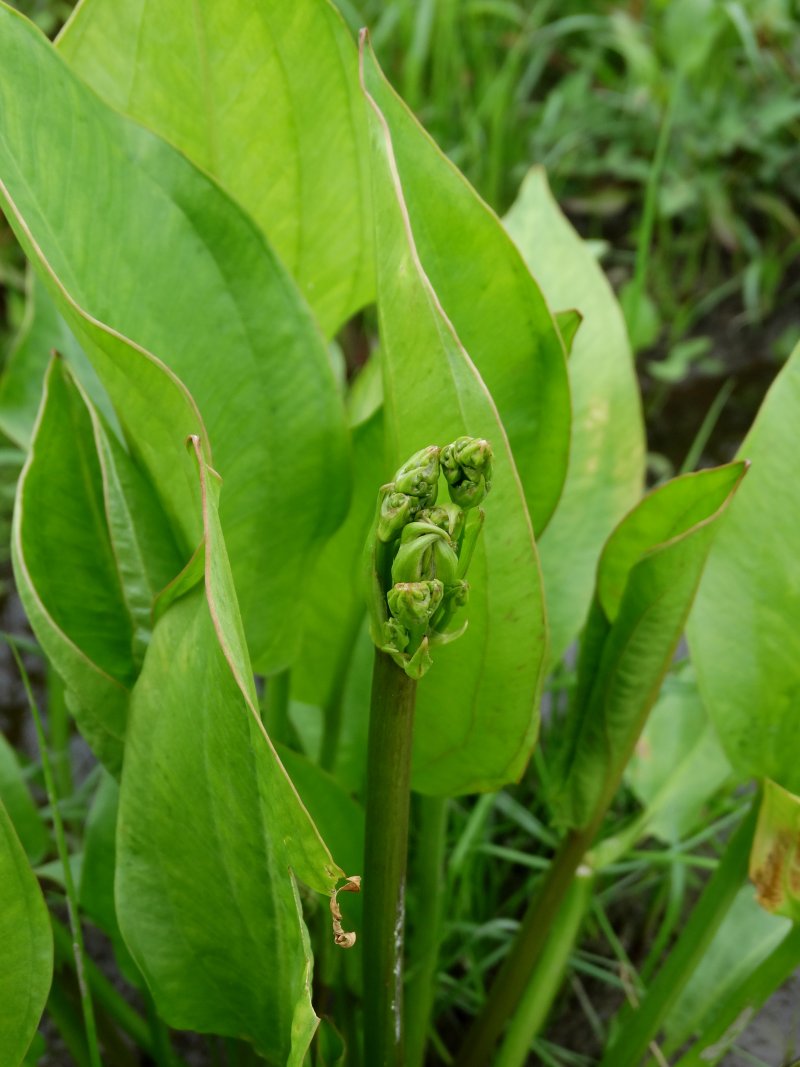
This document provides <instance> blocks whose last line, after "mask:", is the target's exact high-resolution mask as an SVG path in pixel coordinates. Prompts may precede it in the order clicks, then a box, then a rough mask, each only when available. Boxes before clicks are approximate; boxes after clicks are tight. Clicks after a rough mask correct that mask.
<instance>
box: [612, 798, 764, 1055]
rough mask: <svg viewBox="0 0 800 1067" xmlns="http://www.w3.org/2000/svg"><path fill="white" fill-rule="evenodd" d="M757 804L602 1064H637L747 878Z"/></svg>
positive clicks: (627, 1014) (622, 1018)
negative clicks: (665, 960)
mask: <svg viewBox="0 0 800 1067" xmlns="http://www.w3.org/2000/svg"><path fill="white" fill-rule="evenodd" d="M757 814H758V803H757V802H755V803H753V804H752V806H751V808H750V811H749V812H748V814H747V816H746V817H745V818H744V820H743V821H742V823H741V824H740V826H739V828H738V829H737V830H736V832H735V833H734V834H733V836H732V837H731V839H730V841H729V842H728V844H727V846H726V849H725V852H724V854H723V857H722V859H721V861H720V864H719V866H718V867H717V869H716V871H715V872H714V874H713V875H712V876H711V879H710V881H709V883H708V885H707V886H706V888H705V889H704V890H703V893H702V895H701V897H700V899H699V901H698V902H697V904H696V906H695V908H694V911H693V912H692V914H691V917H690V918H689V921H688V922H687V924H686V925H685V927H684V928H683V933H682V934H681V936H680V938H679V940H678V943H677V944H676V946H675V948H674V949H673V950H672V952H671V953H670V955H669V957H668V959H667V962H666V963H665V964H664V966H663V967H662V968H661V970H660V971H659V972H658V974H657V975H656V978H655V980H654V982H653V984H652V985H651V986H650V988H649V989H648V991H647V994H646V995H645V997H644V999H643V1000H642V1003H641V1005H640V1006H639V1007H638V1008H636V1009H634V1008H630V1009H628V1010H625V1011H623V1012H622V1013H621V1016H620V1025H619V1029H618V1031H617V1039H616V1040H615V1041H612V1042H611V1045H610V1046H609V1048H608V1050H607V1051H606V1054H605V1056H604V1057H603V1060H602V1063H601V1067H638V1065H639V1063H640V1062H641V1060H642V1058H643V1057H644V1056H645V1055H646V1053H647V1050H648V1048H649V1047H650V1044H651V1042H653V1041H654V1040H655V1039H656V1036H657V1034H658V1031H659V1029H660V1028H661V1025H662V1023H663V1022H664V1019H665V1018H666V1016H667V1013H668V1012H669V1010H670V1008H671V1007H672V1005H673V1004H674V1003H675V1001H676V1000H677V998H678V996H679V995H680V993H681V991H682V990H683V988H684V987H685V985H686V983H687V982H688V981H689V978H690V977H691V976H692V974H693V972H694V970H695V968H696V967H697V965H698V964H699V963H700V961H701V960H702V958H703V956H704V954H705V952H706V949H707V948H708V946H709V944H710V943H711V940H712V938H713V937H714V934H715V933H716V932H717V930H718V929H719V925H720V923H721V922H722V920H723V919H724V918H725V916H726V914H727V913H728V909H729V908H730V906H731V905H732V904H733V901H734V899H735V897H736V894H737V893H738V892H739V889H740V888H741V886H742V883H743V882H744V880H745V878H746V877H747V864H748V860H749V857H750V846H751V845H752V842H753V833H754V831H755V825H756V816H757Z"/></svg>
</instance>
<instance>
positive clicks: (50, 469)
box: [11, 359, 136, 771]
mask: <svg viewBox="0 0 800 1067" xmlns="http://www.w3.org/2000/svg"><path fill="white" fill-rule="evenodd" d="M11 552H12V560H13V563H14V574H15V578H16V582H17V589H18V590H19V594H20V598H21V600H22V603H23V605H24V607H25V610H26V612H27V615H28V618H29V619H30V622H31V626H32V627H33V629H34V632H35V633H36V636H37V637H38V639H39V642H40V644H41V646H42V648H43V649H44V651H45V653H46V654H47V657H48V659H49V660H50V662H51V663H52V664H53V666H54V667H55V669H56V670H57V671H58V673H59V674H60V675H61V677H62V678H63V679H64V683H65V686H66V689H67V691H68V694H69V702H70V706H71V710H72V711H73V713H74V715H75V717H76V720H77V722H78V725H79V726H80V729H81V732H82V733H83V734H84V736H85V737H86V740H87V741H88V742H89V744H90V745H91V747H92V749H93V750H94V752H95V754H96V755H97V756H98V758H99V759H101V760H102V761H103V762H104V763H105V764H106V765H107V766H108V767H109V769H110V770H112V771H116V770H118V769H119V766H120V763H121V760H122V744H123V739H124V736H125V721H126V716H127V706H128V697H129V692H130V688H131V686H132V685H133V682H134V680H135V677H136V664H135V662H134V658H133V628H132V625H131V619H130V615H129V614H128V610H127V606H126V604H125V599H124V595H123V591H122V586H121V583H120V580H119V575H118V571H117V564H116V560H115V557H114V551H113V548H112V544H111V539H110V537H109V533H108V525H107V519H106V509H105V500H104V494H103V476H102V472H101V467H100V463H99V460H98V457H97V446H96V441H95V437H94V433H93V428H92V421H91V418H90V415H89V411H88V410H87V407H86V404H85V401H84V397H83V396H82V395H81V393H80V392H79V390H78V388H77V387H76V386H75V384H74V382H72V381H71V379H70V377H69V375H68V372H67V371H66V368H65V367H64V364H63V362H62V361H61V360H58V359H54V360H53V361H52V363H51V366H50V370H49V372H48V375H47V379H46V382H45V391H44V397H43V399H42V407H41V410H40V413H39V418H38V420H37V424H36V428H35V432H34V439H33V444H32V446H31V451H30V453H29V455H28V460H27V462H26V464H25V467H24V468H23V471H22V474H21V476H20V480H19V485H18V488H17V501H16V506H15V508H14V524H13V532H12V540H11ZM54 561H57V563H58V565H57V566H54Z"/></svg>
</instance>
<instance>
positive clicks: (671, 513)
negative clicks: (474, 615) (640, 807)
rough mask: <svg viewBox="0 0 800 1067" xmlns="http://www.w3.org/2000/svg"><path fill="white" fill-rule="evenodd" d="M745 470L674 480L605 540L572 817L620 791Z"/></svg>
mask: <svg viewBox="0 0 800 1067" xmlns="http://www.w3.org/2000/svg"><path fill="white" fill-rule="evenodd" d="M745 470H746V465H745V464H743V463H731V464H728V465H727V466H724V467H717V468H715V469H713V470H708V471H701V472H700V473H699V474H690V475H685V476H684V477H682V478H676V479H675V480H674V481H672V482H668V483H667V484H666V485H664V486H662V487H661V488H660V489H657V490H655V491H654V492H652V493H650V495H649V496H647V497H645V499H644V500H643V501H642V502H641V503H640V504H638V505H637V507H636V508H634V510H633V511H632V512H631V513H630V514H629V515H627V516H626V517H625V518H624V519H623V521H622V522H621V523H620V524H619V526H617V528H616V529H615V530H614V532H613V534H612V535H611V537H610V538H609V539H608V541H607V542H606V546H605V548H604V550H603V554H602V556H601V557H600V563H599V565H598V571H597V584H596V592H595V597H594V601H593V603H592V608H591V611H590V614H589V621H588V623H587V626H586V631H585V633H584V637H583V641H582V644H581V653H580V659H579V663H578V685H577V689H576V693H575V697H574V701H573V704H572V707H571V709H570V715H569V720H568V723H567V727H566V730H565V747H564V764H563V766H562V769H561V774H560V775H559V779H560V782H561V792H560V794H559V797H558V801H559V808H560V818H561V820H562V821H563V822H564V823H565V824H566V825H568V826H573V827H583V826H586V825H588V824H589V823H591V821H592V820H593V819H594V818H596V817H597V815H598V814H599V813H600V812H601V811H602V810H603V808H604V805H605V804H606V803H607V802H608V801H609V800H610V799H611V797H612V796H613V793H614V792H615V791H616V787H617V785H618V784H619V780H620V777H621V775H622V771H623V768H624V767H625V765H626V763H627V762H628V760H629V758H630V756H631V754H632V752H633V749H634V746H635V744H636V741H637V740H638V738H639V735H640V733H641V731H642V729H643V727H644V724H645V721H646V719H647V714H648V712H649V710H650V708H651V707H652V705H653V702H654V701H655V699H656V697H657V696H658V692H659V689H660V687H661V682H662V679H663V677H664V674H665V672H666V670H667V668H668V667H669V664H670V660H671V659H672V656H673V653H674V651H675V648H676V647H677V644H678V641H679V639H680V636H681V633H682V631H683V627H684V624H685V622H686V616H687V615H688V612H689V608H690V607H691V604H692V600H693V599H694V595H695V592H696V590H697V585H698V583H699V581H700V577H701V575H702V572H703V566H704V564H705V560H706V556H707V554H708V550H709V548H710V546H711V542H712V539H713V537H714V535H715V533H716V530H717V525H718V520H719V519H720V517H721V516H722V514H723V513H724V511H725V509H726V507H727V505H728V503H729V502H730V500H731V498H732V496H733V494H734V493H735V492H736V489H737V487H738V485H739V483H740V481H741V479H742V477H743V475H744V473H745Z"/></svg>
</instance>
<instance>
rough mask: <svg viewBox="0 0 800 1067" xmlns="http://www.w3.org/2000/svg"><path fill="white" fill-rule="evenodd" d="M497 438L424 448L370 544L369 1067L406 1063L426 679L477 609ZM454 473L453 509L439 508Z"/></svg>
mask: <svg viewBox="0 0 800 1067" xmlns="http://www.w3.org/2000/svg"><path fill="white" fill-rule="evenodd" d="M491 473H492V456H491V448H490V446H489V444H488V442H486V441H483V440H480V439H474V438H466V437H462V438H459V439H458V440H457V441H456V442H454V443H453V444H452V445H448V446H447V447H446V448H444V449H440V448H439V447H437V446H435V445H432V446H430V447H428V448H424V449H422V450H421V451H419V452H417V453H415V454H414V455H413V456H411V457H410V459H409V460H408V461H407V462H406V463H404V464H403V465H402V466H401V467H400V468H399V470H398V471H397V473H396V475H395V477H394V480H393V481H392V482H390V483H389V484H387V485H384V486H382V488H381V489H380V491H379V494H378V507H377V511H376V517H375V523H374V526H373V531H372V535H371V537H370V541H369V543H368V546H367V557H368V561H369V586H370V622H371V630H372V637H373V640H374V642H375V645H376V646H377V647H376V649H375V665H374V670H373V676H372V697H371V703H370V725H369V741H368V763H367V786H366V816H367V830H366V845H365V854H364V883H363V888H364V936H363V945H364V948H363V965H364V1061H365V1062H366V1063H368V1064H370V1067H403V1065H404V1064H405V1062H406V1058H405V1042H404V1033H403V940H404V935H405V887H406V863H407V856H408V818H409V798H410V789H411V785H410V783H411V753H412V744H413V735H414V706H415V702H416V692H417V684H418V681H419V679H420V678H422V676H423V675H424V674H425V672H426V671H427V670H428V669H429V668H430V666H431V664H432V662H433V660H432V656H431V648H432V647H433V646H435V645H437V644H442V643H445V642H448V641H452V640H454V639H455V638H456V637H458V636H459V634H460V633H463V630H464V627H465V625H466V624H464V625H463V626H462V627H461V628H460V629H455V630H451V629H450V626H451V623H452V620H453V617H454V616H455V614H456V613H457V612H458V611H459V610H461V609H462V608H464V606H465V605H466V603H467V596H468V588H469V587H468V585H467V581H466V572H467V567H468V565H469V561H470V559H471V557H472V554H473V552H474V548H475V543H476V541H477V537H478V534H479V533H480V529H481V525H482V523H483V513H482V512H480V511H479V509H478V507H477V505H478V504H480V502H481V501H482V500H483V499H484V497H485V496H486V493H487V492H488V491H489V488H490V486H491ZM442 474H444V477H445V481H446V483H447V485H448V489H449V493H450V498H451V503H449V504H439V505H437V498H438V493H439V483H440V480H441V475H442Z"/></svg>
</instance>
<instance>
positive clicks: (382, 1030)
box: [363, 649, 417, 1067]
mask: <svg viewBox="0 0 800 1067" xmlns="http://www.w3.org/2000/svg"><path fill="white" fill-rule="evenodd" d="M416 695H417V683H416V681H414V680H413V679H412V678H409V677H408V675H407V674H406V673H405V671H404V670H403V669H402V668H401V667H398V666H397V664H396V663H395V662H394V661H393V660H392V658H391V657H390V656H388V655H386V653H385V652H381V651H380V650H379V649H376V650H375V666H374V670H373V674H372V699H371V704H370V723H369V743H368V759H367V787H366V819H367V827H366V843H365V852H364V880H363V893H364V938H363V940H364V952H363V966H364V1062H365V1063H368V1064H369V1065H370V1067H404V1041H403V1008H402V994H403V935H404V928H405V889H406V861H407V854H408V809H409V795H410V780H411V743H412V737H413V729H414V704H415V701H416Z"/></svg>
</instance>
